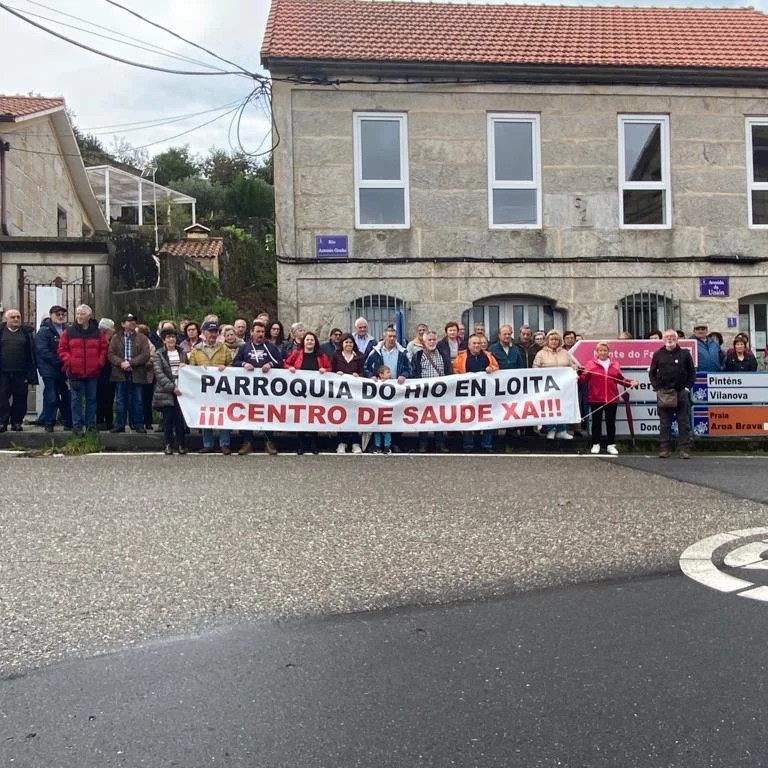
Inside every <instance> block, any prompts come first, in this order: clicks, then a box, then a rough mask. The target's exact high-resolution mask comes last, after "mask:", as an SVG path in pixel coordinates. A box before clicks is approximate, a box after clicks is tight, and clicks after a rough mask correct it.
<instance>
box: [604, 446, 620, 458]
mask: <svg viewBox="0 0 768 768" xmlns="http://www.w3.org/2000/svg"><path fill="white" fill-rule="evenodd" d="M605 450H606V452H607V453H610V454H611V456H618V455H619V449H618V448H617V447H616V446H615V445H609V446H608V447H607V448H606V449H605Z"/></svg>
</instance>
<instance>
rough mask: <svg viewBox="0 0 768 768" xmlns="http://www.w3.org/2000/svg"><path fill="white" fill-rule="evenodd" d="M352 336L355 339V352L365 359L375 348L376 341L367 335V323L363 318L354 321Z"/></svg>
mask: <svg viewBox="0 0 768 768" xmlns="http://www.w3.org/2000/svg"><path fill="white" fill-rule="evenodd" d="M352 335H353V336H354V337H355V346H356V347H357V351H358V352H359V353H360V354H361V355H362V356H363V359H365V358H367V357H368V355H370V354H371V350H372V349H373V348H374V347H375V346H376V339H374V338H373V336H371V334H370V333H368V321H367V320H366V319H365V318H364V317H358V318H357V320H355V330H354V333H353V334H352Z"/></svg>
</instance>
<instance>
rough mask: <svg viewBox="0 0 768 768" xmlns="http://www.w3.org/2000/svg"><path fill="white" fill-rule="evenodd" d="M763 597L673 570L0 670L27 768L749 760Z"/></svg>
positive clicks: (758, 692)
mask: <svg viewBox="0 0 768 768" xmlns="http://www.w3.org/2000/svg"><path fill="white" fill-rule="evenodd" d="M767 631H768V604H766V603H755V602H750V601H748V600H740V599H739V598H738V597H736V596H732V595H721V594H718V593H716V592H713V591H712V590H708V589H706V588H704V587H702V586H701V585H699V584H696V583H695V582H692V581H690V580H688V579H686V578H684V577H683V576H681V575H672V576H666V577H647V578H640V579H634V580H631V581H628V582H603V583H600V584H590V585H575V586H569V587H560V588H555V589H551V590H543V591H534V592H528V593H526V594H522V595H513V596H508V597H504V598H498V599H493V600H490V601H484V602H477V601H473V602H470V603H459V604H452V605H450V606H436V607H429V608H399V609H393V610H388V611H378V612H374V613H366V614H353V615H347V616H330V617H326V618H304V619H290V620H287V621H283V622H279V623H275V622H271V621H261V622H255V623H247V624H245V623H243V624H237V625H230V626H228V627H225V628H220V629H217V630H214V631H210V632H206V633H204V634H202V635H200V636H193V637H185V638H174V639H170V640H166V641H162V642H153V643H148V644H146V645H145V646H143V647H141V648H136V649H133V650H130V651H122V652H120V653H117V654H112V655H109V656H102V657H97V658H91V659H88V660H86V661H81V662H80V661H69V662H64V663H62V664H59V665H56V666H54V667H51V668H48V669H46V670H38V671H36V672H33V673H31V674H29V675H28V676H26V677H24V678H21V679H16V680H6V681H4V682H2V683H0V694H1V698H0V700H1V701H2V704H1V705H0V706H1V708H2V718H0V756H1V757H2V758H4V760H3V764H5V765H14V766H23V767H24V768H50V767H51V766H56V767H57V768H112V767H113V766H145V765H146V766H153V767H154V766H174V765H175V766H184V767H185V768H198V767H199V768H202V766H209V765H226V766H258V768H297V767H301V768H330V767H331V766H333V767H334V768H371V767H375V768H411V766H435V768H443V767H444V766H461V767H462V768H470V767H478V768H490V767H491V766H494V767H498V768H502V767H503V768H509V767H510V766H512V767H513V768H517V767H519V768H545V767H546V768H555V767H561V768H584V767H585V766H588V767H589V768H661V767H662V766H663V768H699V767H700V766H708V767H709V768H740V767H745V766H749V767H750V768H760V767H761V766H765V765H766V762H767V760H768V758H767V757H766V755H767V747H766V742H767V741H768V724H767V723H766V720H765V717H764V713H765V701H766V695H767V694H768V690H766V688H767V685H766V662H768V654H766V650H765V636H766V632H767Z"/></svg>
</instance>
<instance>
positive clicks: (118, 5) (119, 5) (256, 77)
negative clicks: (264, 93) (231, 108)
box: [105, 0, 263, 80]
mask: <svg viewBox="0 0 768 768" xmlns="http://www.w3.org/2000/svg"><path fill="white" fill-rule="evenodd" d="M105 1H106V2H107V3H109V4H110V5H114V6H115V8H120V9H121V10H123V11H125V12H126V13H130V14H131V15H132V16H135V17H136V18H138V19H141V20H142V21H144V22H146V23H147V24H151V25H152V26H153V27H157V29H162V30H163V32H167V33H168V34H169V35H173V36H174V37H175V38H177V39H179V40H181V41H182V42H185V43H187V45H191V46H193V47H194V48H199V49H200V50H201V51H205V53H207V54H208V55H209V56H213V58H215V59H218V60H219V61H223V62H224V63H225V64H231V65H232V66H233V67H237V68H238V69H239V70H240V71H241V72H243V73H244V74H246V75H248V76H249V77H252V78H254V80H260V79H263V78H260V76H259V75H256V74H254V73H253V72H249V71H248V70H247V69H245V67H241V66H240V65H239V64H237V63H236V62H234V61H230V60H229V59H225V58H224V57H223V56H219V55H218V54H217V53H214V52H213V51H211V50H209V49H208V48H204V47H203V46H202V45H198V44H197V43H195V42H193V41H192V40H189V39H187V38H186V37H182V36H181V35H180V34H178V33H177V32H174V31H173V30H172V29H168V27H164V26H163V25H162V24H158V23H157V22H156V21H152V20H151V19H148V18H147V17H146V16H142V15H141V14H140V13H137V12H136V11H134V10H132V9H131V8H128V7H127V6H125V5H123V4H122V3H118V2H116V0H105Z"/></svg>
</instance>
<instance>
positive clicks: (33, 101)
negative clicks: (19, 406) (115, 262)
mask: <svg viewBox="0 0 768 768" xmlns="http://www.w3.org/2000/svg"><path fill="white" fill-rule="evenodd" d="M108 230H109V226H108V224H107V222H106V220H105V218H104V214H103V213H102V211H101V208H100V207H99V204H98V202H97V200H96V198H95V197H94V195H93V191H92V190H91V186H90V184H89V183H88V178H87V176H86V173H85V167H84V166H83V161H82V158H81V156H80V150H79V149H78V146H77V141H76V140H75V136H74V133H73V131H72V126H71V124H70V122H69V118H68V116H67V113H66V105H65V103H64V99H61V98H55V99H45V98H37V97H28V96H0V304H2V306H3V307H6V308H8V307H19V309H21V311H22V315H23V317H24V320H25V322H30V323H34V322H35V303H34V302H35V288H36V286H38V285H56V286H58V287H60V288H62V301H63V302H65V303H66V305H67V306H68V308H69V310H70V317H74V307H75V306H76V305H77V304H79V303H81V302H82V301H86V302H88V303H89V304H92V305H93V306H94V310H95V311H99V310H100V311H102V312H106V311H108V310H109V307H110V266H109V250H108V244H107V242H106V238H105V235H106V233H107V231H108Z"/></svg>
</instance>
